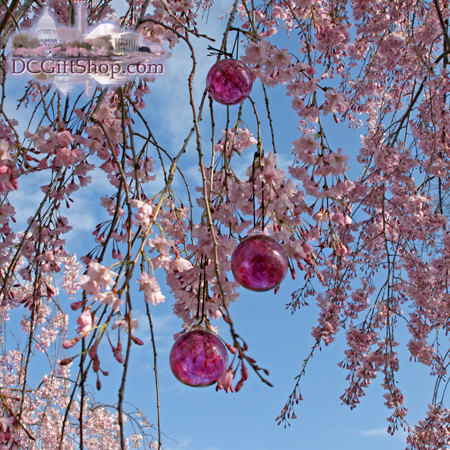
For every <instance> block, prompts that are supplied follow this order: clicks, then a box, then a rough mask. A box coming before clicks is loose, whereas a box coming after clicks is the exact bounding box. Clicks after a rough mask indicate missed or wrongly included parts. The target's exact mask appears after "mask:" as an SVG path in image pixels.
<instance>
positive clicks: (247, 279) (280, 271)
mask: <svg viewBox="0 0 450 450" xmlns="http://www.w3.org/2000/svg"><path fill="white" fill-rule="evenodd" d="M231 270H232V272H233V275H234V278H235V280H236V281H237V282H238V283H239V284H240V285H241V286H242V287H244V288H246V289H250V290H251V291H257V292H265V291H270V290H271V289H274V288H276V287H277V286H279V285H280V284H281V282H282V281H283V280H284V277H285V276H286V273H287V270H288V259H287V256H286V253H285V252H284V250H283V248H282V247H281V245H280V244H279V243H278V242H276V241H275V240H274V239H273V238H271V237H269V236H266V235H265V234H263V233H255V234H252V235H250V236H248V237H246V238H245V239H243V240H242V241H241V242H240V243H239V245H238V246H237V247H236V248H235V249H234V252H233V255H232V256H231Z"/></svg>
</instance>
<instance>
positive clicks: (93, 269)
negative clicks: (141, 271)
mask: <svg viewBox="0 0 450 450" xmlns="http://www.w3.org/2000/svg"><path fill="white" fill-rule="evenodd" d="M117 275H118V274H117V273H115V272H113V271H112V270H110V269H109V267H104V266H102V265H101V264H99V263H97V262H95V261H92V262H91V263H90V264H89V269H88V273H87V275H83V276H82V277H81V278H80V286H81V287H82V288H83V289H84V290H85V291H86V292H87V293H88V294H91V295H94V296H98V294H100V290H101V287H103V288H104V289H110V286H111V285H112V284H114V280H113V277H116V276H117Z"/></svg>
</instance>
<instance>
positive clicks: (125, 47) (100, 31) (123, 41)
mask: <svg viewBox="0 0 450 450" xmlns="http://www.w3.org/2000/svg"><path fill="white" fill-rule="evenodd" d="M84 40H85V42H87V43H90V44H92V45H94V46H95V45H96V44H97V45H98V43H99V42H101V41H102V40H103V41H104V42H109V44H110V45H111V46H112V48H113V49H114V52H116V53H128V52H135V51H137V50H138V48H139V45H138V35H137V34H136V33H132V32H122V31H121V30H120V29H119V28H118V27H117V26H116V25H113V24H111V23H102V24H100V25H98V26H97V27H96V28H94V29H93V30H92V32H91V33H89V34H87V35H86V36H85V38H84Z"/></svg>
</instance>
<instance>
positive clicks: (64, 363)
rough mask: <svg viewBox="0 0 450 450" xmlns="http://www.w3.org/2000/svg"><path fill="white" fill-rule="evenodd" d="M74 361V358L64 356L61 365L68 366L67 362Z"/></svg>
mask: <svg viewBox="0 0 450 450" xmlns="http://www.w3.org/2000/svg"><path fill="white" fill-rule="evenodd" d="M72 361H73V358H64V359H62V360H61V361H60V362H59V365H60V366H67V364H70V363H71V362H72Z"/></svg>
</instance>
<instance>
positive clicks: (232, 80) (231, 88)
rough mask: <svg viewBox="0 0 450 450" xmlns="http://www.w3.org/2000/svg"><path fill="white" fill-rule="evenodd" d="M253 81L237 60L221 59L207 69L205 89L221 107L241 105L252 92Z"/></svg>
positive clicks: (244, 66)
mask: <svg viewBox="0 0 450 450" xmlns="http://www.w3.org/2000/svg"><path fill="white" fill-rule="evenodd" d="M252 86H253V79H252V75H251V73H250V70H249V69H248V67H247V66H246V65H245V64H244V63H242V62H241V61H239V60H237V59H222V60H220V61H218V62H217V63H216V64H214V65H213V66H212V67H211V69H209V72H208V75H207V77H206V89H207V91H208V92H209V94H210V95H211V97H212V98H213V99H214V100H215V101H216V102H219V103H221V104H222V105H237V104H238V103H242V102H243V101H244V100H245V99H246V98H247V97H248V96H249V95H250V92H251V91H252Z"/></svg>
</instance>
